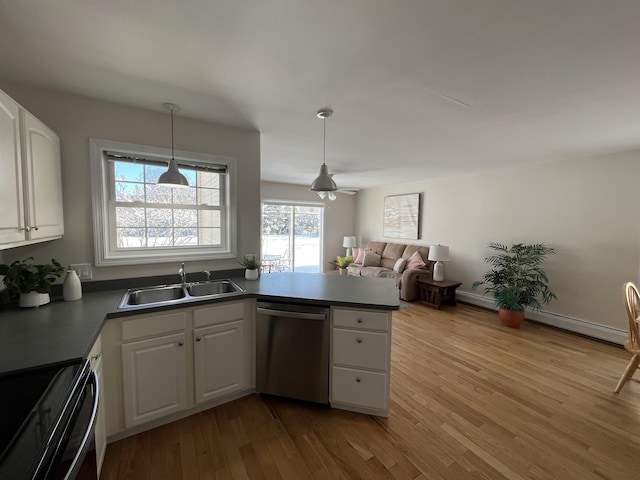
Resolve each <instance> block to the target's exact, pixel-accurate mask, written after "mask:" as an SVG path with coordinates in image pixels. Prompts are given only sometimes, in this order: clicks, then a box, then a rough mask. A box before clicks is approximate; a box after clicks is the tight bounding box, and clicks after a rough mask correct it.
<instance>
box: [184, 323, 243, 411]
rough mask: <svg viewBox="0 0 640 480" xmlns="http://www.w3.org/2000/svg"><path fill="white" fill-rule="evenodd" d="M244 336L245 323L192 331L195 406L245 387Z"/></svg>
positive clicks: (213, 326)
mask: <svg viewBox="0 0 640 480" xmlns="http://www.w3.org/2000/svg"><path fill="white" fill-rule="evenodd" d="M246 335H247V332H246V328H245V321H244V320H236V321H233V322H229V323H224V324H221V325H212V326H210V327H203V328H196V329H195V330H194V331H193V336H194V355H195V394H196V402H197V403H201V402H206V401H209V400H212V399H215V398H218V397H222V396H224V395H227V394H230V393H233V392H237V391H240V390H243V389H244V388H247V387H248V384H249V379H248V378H247V375H246V371H247V368H246V356H247V348H246V347H245V337H246Z"/></svg>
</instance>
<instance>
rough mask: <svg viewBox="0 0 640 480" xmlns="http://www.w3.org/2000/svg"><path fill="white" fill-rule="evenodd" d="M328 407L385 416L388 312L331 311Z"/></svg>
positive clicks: (388, 379) (389, 331) (340, 309)
mask: <svg viewBox="0 0 640 480" xmlns="http://www.w3.org/2000/svg"><path fill="white" fill-rule="evenodd" d="M331 317H332V329H331V380H330V398H331V406H332V407H335V408H341V409H344V410H352V411H355V412H362V413H368V414H372V415H380V416H388V413H389V384H390V364H391V356H390V350H391V312H386V311H380V310H361V309H346V308H333V309H332V315H331Z"/></svg>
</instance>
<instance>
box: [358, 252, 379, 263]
mask: <svg viewBox="0 0 640 480" xmlns="http://www.w3.org/2000/svg"><path fill="white" fill-rule="evenodd" d="M362 266H363V267H379V266H380V255H378V254H377V253H374V252H365V254H364V260H362Z"/></svg>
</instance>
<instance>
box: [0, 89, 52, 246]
mask: <svg viewBox="0 0 640 480" xmlns="http://www.w3.org/2000/svg"><path fill="white" fill-rule="evenodd" d="M0 169H1V171H2V176H1V178H0V187H1V191H0V201H1V202H2V203H1V204H2V205H3V215H2V216H0V249H4V248H11V247H17V246H20V245H27V244H30V243H36V242H42V241H45V240H53V239H56V238H60V237H61V236H62V234H63V233H64V223H63V215H62V173H61V165H60V139H59V138H58V136H57V135H56V134H55V132H53V130H51V129H50V128H49V127H47V126H46V125H45V124H44V123H42V122H41V121H40V120H38V119H37V118H36V117H34V116H33V115H32V114H30V113H29V112H27V111H26V110H24V109H23V108H21V107H20V105H18V103H16V102H15V101H14V100H13V99H12V98H11V97H9V96H8V95H7V94H5V93H4V92H2V91H0Z"/></svg>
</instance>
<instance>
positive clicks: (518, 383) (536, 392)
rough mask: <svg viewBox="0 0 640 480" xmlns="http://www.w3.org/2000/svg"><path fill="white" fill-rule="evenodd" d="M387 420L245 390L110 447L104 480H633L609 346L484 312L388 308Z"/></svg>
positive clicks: (626, 401)
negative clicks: (516, 325)
mask: <svg viewBox="0 0 640 480" xmlns="http://www.w3.org/2000/svg"><path fill="white" fill-rule="evenodd" d="M392 341H393V347H392V374H391V408H390V415H389V418H386V419H384V418H376V417H371V416H367V415H359V414H354V413H349V412H344V411H340V410H332V409H329V408H326V407H322V406H318V405H310V404H304V403H299V402H295V401H288V400H283V399H274V398H263V397H261V396H259V395H252V396H250V397H245V398H243V399H240V400H237V401H234V402H232V403H229V404H226V405H223V406H220V407H217V408H213V409H211V410H208V411H206V412H203V413H200V414H197V415H194V416H192V417H189V418H186V419H184V420H181V421H178V422H174V423H172V424H169V425H166V426H164V427H160V428H156V429H154V430H151V431H148V432H145V433H141V434H139V435H136V436H133V437H130V438H127V439H124V440H121V441H119V442H116V443H113V444H110V445H109V447H108V449H107V454H106V459H105V463H104V467H103V472H102V476H101V478H102V479H103V480H111V479H135V480H146V479H154V480H157V479H183V478H184V479H245V478H249V479H263V478H264V479H271V478H275V479H277V478H287V479H296V480H297V479H367V480H368V479H377V478H397V479H429V480H431V479H433V480H436V479H455V480H458V479H460V480H462V479H503V478H507V479H554V480H565V479H581V480H588V479H598V480H602V479H609V480H635V479H639V478H640V384H637V383H629V384H627V385H626V386H625V387H624V389H623V390H622V392H621V393H620V394H618V395H616V394H615V393H614V392H613V389H614V387H615V385H616V382H617V381H618V378H619V377H620V375H622V372H623V371H624V368H625V366H626V364H627V362H628V361H629V358H630V356H629V354H628V353H627V352H626V351H625V350H623V349H621V348H618V347H615V346H611V345H606V344H603V343H599V342H596V341H593V340H590V339H587V338H582V337H579V336H576V335H571V334H568V333H564V332H561V331H557V330H553V329H550V328H548V327H544V326H539V325H535V324H531V323H525V325H524V326H523V327H522V328H521V329H520V330H512V329H508V328H505V327H502V326H500V325H499V322H498V319H497V316H496V314H495V313H494V312H489V311H486V310H482V309H478V308H475V307H472V306H469V305H464V304H458V306H456V307H445V308H444V309H443V310H441V311H436V310H432V309H429V308H427V307H424V306H422V305H419V304H416V303H413V304H411V305H410V306H409V308H406V309H403V310H400V311H398V312H394V324H393V340H392Z"/></svg>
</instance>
